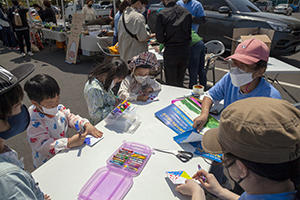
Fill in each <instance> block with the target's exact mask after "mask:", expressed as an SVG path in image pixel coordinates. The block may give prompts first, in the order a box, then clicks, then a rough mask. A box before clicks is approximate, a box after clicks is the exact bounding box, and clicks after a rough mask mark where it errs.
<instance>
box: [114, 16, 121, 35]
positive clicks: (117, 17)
mask: <svg viewBox="0 0 300 200" xmlns="http://www.w3.org/2000/svg"><path fill="white" fill-rule="evenodd" d="M121 16H122V13H120V11H118V12H117V14H116V16H115V18H114V26H115V31H114V36H116V37H117V33H118V24H119V19H120V17H121Z"/></svg>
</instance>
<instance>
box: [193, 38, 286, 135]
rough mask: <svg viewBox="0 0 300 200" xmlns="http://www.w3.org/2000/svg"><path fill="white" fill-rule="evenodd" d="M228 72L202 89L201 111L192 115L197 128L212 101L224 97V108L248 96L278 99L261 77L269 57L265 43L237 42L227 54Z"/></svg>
mask: <svg viewBox="0 0 300 200" xmlns="http://www.w3.org/2000/svg"><path fill="white" fill-rule="evenodd" d="M225 60H228V61H229V67H230V72H229V73H227V74H225V75H224V76H223V78H222V79H221V80H220V81H219V82H217V83H216V85H214V86H213V87H212V88H211V89H210V90H209V91H208V92H206V93H205V96H204V99H203V102H202V112H201V114H200V115H199V116H198V117H197V118H195V119H194V125H193V126H194V128H197V130H198V131H200V130H201V128H202V127H203V126H204V124H205V123H206V121H207V118H208V115H209V110H210V108H211V106H212V104H218V103H219V102H220V101H221V100H223V99H224V108H226V107H227V106H228V105H230V104H231V103H233V102H235V101H238V100H241V99H245V98H249V97H271V98H276V99H281V95H280V93H279V92H278V91H277V90H276V89H275V88H274V87H273V86H272V85H271V84H270V83H268V82H267V81H266V80H265V79H264V78H262V76H263V74H264V72H265V71H266V68H267V63H268V60H269V48H268V46H267V45H266V44H265V43H263V42H262V41H260V40H258V39H250V40H246V41H244V42H242V43H240V44H239V45H238V46H237V48H236V50H235V52H234V54H233V55H231V56H229V57H227V58H226V59H225Z"/></svg>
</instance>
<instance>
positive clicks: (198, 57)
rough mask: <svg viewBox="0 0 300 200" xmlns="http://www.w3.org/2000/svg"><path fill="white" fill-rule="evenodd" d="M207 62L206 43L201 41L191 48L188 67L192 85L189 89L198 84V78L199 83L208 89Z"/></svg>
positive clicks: (190, 84)
mask: <svg viewBox="0 0 300 200" xmlns="http://www.w3.org/2000/svg"><path fill="white" fill-rule="evenodd" d="M204 62H205V46H204V42H203V41H202V40H201V41H199V42H197V43H196V44H194V45H193V46H191V57H190V62H189V65H188V70H189V75H190V83H189V88H190V89H192V87H193V85H196V84H198V76H199V83H200V85H203V86H204V88H206V82H207V78H206V72H205V69H204Z"/></svg>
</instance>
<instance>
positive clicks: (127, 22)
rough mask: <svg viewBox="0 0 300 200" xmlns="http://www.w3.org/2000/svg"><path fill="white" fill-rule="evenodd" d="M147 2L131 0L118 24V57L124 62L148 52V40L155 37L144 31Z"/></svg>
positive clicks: (144, 0)
mask: <svg viewBox="0 0 300 200" xmlns="http://www.w3.org/2000/svg"><path fill="white" fill-rule="evenodd" d="M148 4H149V1H148V0H131V6H130V7H127V8H126V10H125V11H124V13H123V14H122V17H121V18H120V20H119V24H118V30H119V33H118V40H119V51H120V57H121V59H123V60H124V61H125V62H126V61H127V60H129V59H131V58H132V57H134V56H136V55H138V54H140V53H142V52H145V51H148V40H149V39H151V38H153V37H155V34H150V33H148V31H147V30H146V22H145V17H144V16H143V15H142V14H141V13H143V12H145V7H146V5H148Z"/></svg>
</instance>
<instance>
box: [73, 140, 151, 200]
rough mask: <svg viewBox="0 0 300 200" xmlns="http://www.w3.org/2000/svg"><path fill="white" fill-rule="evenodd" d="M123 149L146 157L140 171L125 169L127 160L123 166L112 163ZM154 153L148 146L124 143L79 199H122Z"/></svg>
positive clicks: (83, 189) (97, 173)
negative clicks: (134, 178) (134, 177)
mask: <svg viewBox="0 0 300 200" xmlns="http://www.w3.org/2000/svg"><path fill="white" fill-rule="evenodd" d="M122 149H127V150H131V151H133V153H132V155H133V154H135V153H140V154H143V155H145V159H144V161H143V163H142V164H141V165H140V166H139V167H138V170H132V169H129V168H126V167H125V166H126V164H128V162H129V159H127V160H126V161H125V162H124V165H122V166H121V165H118V164H115V163H112V162H111V160H112V159H113V158H114V156H116V155H117V154H118V153H119V151H120V150H122ZM152 151H153V149H151V148H150V147H149V146H147V145H143V144H139V143H135V142H126V141H124V143H123V144H122V145H121V146H120V147H119V148H118V149H117V150H116V151H115V152H114V153H113V154H112V155H111V156H110V157H109V158H108V160H107V161H106V163H107V166H106V167H101V168H99V169H98V170H97V171H96V172H95V173H94V174H93V175H92V177H91V178H90V179H89V180H88V182H87V183H86V184H85V185H84V186H83V188H82V189H81V191H80V193H79V194H78V199H79V200H112V199H122V198H123V197H124V196H125V195H126V193H127V192H128V191H129V189H130V188H131V186H132V184H133V176H137V175H139V174H140V173H141V171H142V170H143V168H144V166H145V165H146V163H147V162H148V160H149V158H150V156H151V153H152ZM134 152H135V153H134ZM132 157H133V156H132Z"/></svg>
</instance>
